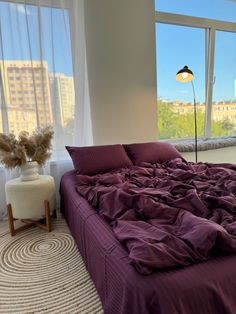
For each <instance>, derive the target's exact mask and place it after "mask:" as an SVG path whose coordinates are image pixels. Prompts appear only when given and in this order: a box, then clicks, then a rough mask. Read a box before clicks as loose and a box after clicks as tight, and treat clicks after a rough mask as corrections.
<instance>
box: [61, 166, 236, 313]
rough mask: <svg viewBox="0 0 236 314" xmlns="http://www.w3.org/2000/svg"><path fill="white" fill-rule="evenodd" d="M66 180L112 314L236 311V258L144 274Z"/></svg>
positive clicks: (74, 218)
mask: <svg viewBox="0 0 236 314" xmlns="http://www.w3.org/2000/svg"><path fill="white" fill-rule="evenodd" d="M75 184H76V176H75V172H74V171H70V172H68V173H66V174H65V175H64V176H63V178H62V181H61V186H60V194H61V208H62V211H63V213H64V215H65V218H66V221H67V223H68V226H69V228H70V231H71V233H72V235H73V237H74V239H75V242H76V244H77V246H78V249H79V251H80V253H81V255H82V257H83V260H84V262H85V264H86V267H87V270H88V272H89V273H90V276H91V278H92V279H93V281H94V284H95V286H96V289H97V291H98V293H99V296H100V298H101V301H102V304H103V308H104V313H106V314H154V313H155V314H159V313H160V314H170V313H171V314H175V313H179V314H180V313H181V314H189V313H191V314H199V313H201V314H207V313H208V314H209V313H214V314H218V313H224V314H226V313H227V314H233V313H236V297H235V295H236V256H223V257H219V258H215V259H212V260H210V261H208V262H204V263H200V264H195V265H191V266H188V267H184V268H179V269H174V270H170V271H161V272H156V273H153V274H152V275H149V276H142V275H140V274H139V273H137V271H136V270H135V269H134V267H133V266H132V265H131V264H130V260H129V258H128V254H127V251H126V249H125V247H124V246H123V245H122V244H121V243H120V242H118V240H117V239H116V238H115V236H114V234H113V232H112V230H111V228H110V226H109V225H108V224H107V223H106V222H105V221H103V220H102V219H101V218H100V217H99V216H98V214H97V212H96V211H95V210H94V209H93V208H92V207H91V206H90V205H89V204H88V202H87V201H86V200H85V199H84V198H82V197H81V196H79V194H78V193H77V192H76V189H75Z"/></svg>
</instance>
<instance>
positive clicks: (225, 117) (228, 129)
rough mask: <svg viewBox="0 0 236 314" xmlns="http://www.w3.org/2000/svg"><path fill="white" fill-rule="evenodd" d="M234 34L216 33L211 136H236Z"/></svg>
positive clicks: (235, 55)
mask: <svg viewBox="0 0 236 314" xmlns="http://www.w3.org/2000/svg"><path fill="white" fill-rule="evenodd" d="M235 49H236V33H228V32H221V31H218V32H216V44H215V67H214V73H215V83H214V87H213V104H212V136H214V137H215V136H216V137H219V136H227V135H236V54H235Z"/></svg>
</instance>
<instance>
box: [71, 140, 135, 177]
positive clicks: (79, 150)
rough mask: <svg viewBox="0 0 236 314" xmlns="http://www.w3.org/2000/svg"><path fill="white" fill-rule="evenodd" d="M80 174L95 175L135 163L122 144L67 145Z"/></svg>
mask: <svg viewBox="0 0 236 314" xmlns="http://www.w3.org/2000/svg"><path fill="white" fill-rule="evenodd" d="M66 149H67V151H68V152H69V154H70V156H71V159H72V161H73V164H74V167H75V170H76V171H77V173H78V174H87V175H95V174H98V173H104V172H107V171H110V170H113V169H119V168H122V167H126V166H131V165H133V163H132V161H131V160H130V159H129V157H128V155H127V153H126V151H125V149H124V147H123V146H122V145H120V144H117V145H106V146H87V147H73V146H66Z"/></svg>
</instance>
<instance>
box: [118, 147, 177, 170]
mask: <svg viewBox="0 0 236 314" xmlns="http://www.w3.org/2000/svg"><path fill="white" fill-rule="evenodd" d="M124 147H125V150H126V152H127V154H128V155H129V158H130V159H131V160H132V161H133V163H134V164H135V165H139V164H141V163H142V162H150V163H156V162H158V163H162V162H164V161H166V160H170V159H173V158H178V157H179V158H183V157H182V156H181V154H180V153H179V152H178V151H177V150H176V149H175V148H174V146H173V145H171V144H170V143H167V142H151V143H137V144H126V145H124Z"/></svg>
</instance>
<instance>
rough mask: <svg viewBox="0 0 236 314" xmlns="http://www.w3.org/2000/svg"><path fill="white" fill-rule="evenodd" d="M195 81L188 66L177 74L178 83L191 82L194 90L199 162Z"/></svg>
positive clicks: (195, 129) (195, 127) (195, 130)
mask: <svg viewBox="0 0 236 314" xmlns="http://www.w3.org/2000/svg"><path fill="white" fill-rule="evenodd" d="M193 79H194V75H193V72H192V71H191V70H190V69H189V68H188V67H187V66H185V67H183V69H181V70H179V72H178V73H177V74H176V80H177V81H178V82H182V83H187V82H191V85H192V89H193V105H194V106H193V107H194V133H195V160H196V162H197V108H196V98H195V90H194V84H193Z"/></svg>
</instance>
